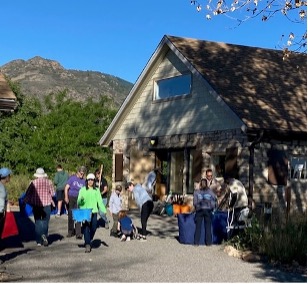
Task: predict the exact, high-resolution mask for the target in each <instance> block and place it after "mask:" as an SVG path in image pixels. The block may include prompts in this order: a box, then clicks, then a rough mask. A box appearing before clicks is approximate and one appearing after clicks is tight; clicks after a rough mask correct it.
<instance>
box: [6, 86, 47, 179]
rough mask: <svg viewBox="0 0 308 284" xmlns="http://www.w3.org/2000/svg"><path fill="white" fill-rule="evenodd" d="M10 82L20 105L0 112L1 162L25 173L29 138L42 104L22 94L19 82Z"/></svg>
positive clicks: (39, 114) (39, 115)
mask: <svg viewBox="0 0 308 284" xmlns="http://www.w3.org/2000/svg"><path fill="white" fill-rule="evenodd" d="M9 84H10V87H11V89H12V90H13V92H14V93H15V95H16V97H17V101H18V105H17V109H16V110H15V112H13V113H0V134H1V143H0V157H1V164H4V165H7V166H10V167H11V168H12V169H14V171H16V172H21V173H25V172H26V170H25V165H27V163H28V160H29V140H30V137H31V136H32V134H33V131H34V129H35V124H36V121H37V120H38V119H39V118H40V117H41V105H40V102H39V101H38V100H37V99H35V98H33V97H26V96H24V95H22V94H21V92H20V88H19V85H18V84H15V83H12V82H10V81H9Z"/></svg>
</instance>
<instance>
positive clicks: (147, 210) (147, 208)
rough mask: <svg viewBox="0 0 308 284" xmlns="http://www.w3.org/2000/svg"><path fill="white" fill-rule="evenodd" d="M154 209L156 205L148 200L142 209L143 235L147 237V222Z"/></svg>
mask: <svg viewBox="0 0 308 284" xmlns="http://www.w3.org/2000/svg"><path fill="white" fill-rule="evenodd" d="M153 208H154V203H153V201H152V200H148V201H147V202H145V203H144V204H143V205H142V207H141V228H142V231H141V234H142V235H143V236H146V233H147V222H148V219H149V217H150V214H151V213H152V211H153Z"/></svg>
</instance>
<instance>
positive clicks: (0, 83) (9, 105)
mask: <svg viewBox="0 0 308 284" xmlns="http://www.w3.org/2000/svg"><path fill="white" fill-rule="evenodd" d="M16 105H17V101H16V96H15V94H14V93H13V91H12V90H11V88H10V86H9V85H8V83H7V81H6V79H5V77H4V75H3V74H1V73H0V111H12V110H14V109H15V108H16Z"/></svg>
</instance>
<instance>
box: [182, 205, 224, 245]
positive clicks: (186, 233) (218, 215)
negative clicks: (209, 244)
mask: <svg viewBox="0 0 308 284" xmlns="http://www.w3.org/2000/svg"><path fill="white" fill-rule="evenodd" d="M195 215H196V214H195V213H189V214H178V215H177V217H178V226H179V242H180V243H181V244H191V245H193V244H194V236H195V230H196V224H195ZM227 218H228V213H227V212H225V211H216V212H215V213H214V214H213V216H212V238H213V244H221V243H222V241H223V240H227ZM199 245H205V228H204V222H202V226H201V237H200V243H199Z"/></svg>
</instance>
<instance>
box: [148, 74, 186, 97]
mask: <svg viewBox="0 0 308 284" xmlns="http://www.w3.org/2000/svg"><path fill="white" fill-rule="evenodd" d="M190 89H191V75H190V74H186V75H181V76H176V77H172V78H168V79H162V80H157V81H156V82H155V83H154V100H162V99H167V98H172V97H177V96H183V95H189V94H190Z"/></svg>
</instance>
